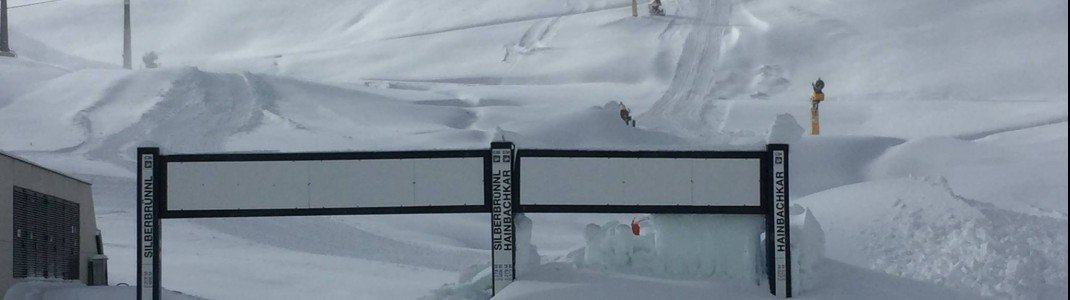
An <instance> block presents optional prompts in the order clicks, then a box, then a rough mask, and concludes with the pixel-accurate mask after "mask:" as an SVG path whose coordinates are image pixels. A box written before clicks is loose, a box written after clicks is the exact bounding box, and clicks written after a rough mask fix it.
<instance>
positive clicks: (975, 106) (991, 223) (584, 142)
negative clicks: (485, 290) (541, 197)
mask: <svg viewBox="0 0 1070 300" xmlns="http://www.w3.org/2000/svg"><path fill="white" fill-rule="evenodd" d="M132 2H133V7H134V13H135V15H134V19H133V21H134V27H135V29H134V47H135V48H134V53H135V61H138V58H139V57H140V55H141V54H143V53H145V52H148V51H150V50H152V51H156V52H158V53H160V56H161V59H160V62H161V63H162V64H163V66H164V68H162V69H155V70H136V71H125V70H121V69H117V67H116V66H115V64H117V62H118V60H119V47H120V45H121V31H120V28H119V27H118V24H120V22H119V21H118V20H121V9H120V6H119V5H118V4H117V3H115V1H112V0H85V1H62V2H56V3H52V4H48V6H45V5H41V6H34V7H27V8H20V9H18V10H12V15H11V23H12V30H13V39H12V48H13V49H14V50H15V52H16V53H18V54H19V58H16V59H9V58H0V150H3V151H5V152H10V153H14V154H16V155H20V156H23V157H25V158H27V159H29V160H32V161H34V162H38V163H40V164H43V165H46V166H49V167H53V168H57V169H59V170H61V171H64V172H68V173H73V174H76V175H77V176H79V177H82V178H86V179H88V180H90V181H91V182H93V183H94V197H95V200H96V205H97V213H98V216H97V217H98V226H100V228H101V229H102V230H103V232H104V238H105V245H106V249H105V251H106V252H107V253H108V255H109V256H110V257H111V260H110V263H111V278H112V282H113V283H118V282H125V283H131V282H132V280H133V278H134V275H135V274H134V272H135V271H134V255H133V254H134V250H133V245H134V236H135V235H134V229H133V226H132V225H133V224H132V220H133V214H132V212H133V210H134V207H133V203H134V201H133V194H134V191H133V185H132V184H131V181H132V180H133V179H132V178H133V172H132V167H133V155H134V153H133V151H134V148H136V147H138V146H148V145H154V146H160V147H162V148H163V149H164V151H165V152H168V153H188V152H217V151H345V150H386V149H465V148H486V147H487V146H488V144H489V142H490V141H491V140H493V139H495V138H498V137H505V138H507V139H510V140H513V141H515V142H517V144H518V145H519V146H520V147H529V148H534V147H538V148H600V149H753V148H760V145H761V143H764V142H765V141H766V140H767V139H769V138H770V137H773V138H777V139H779V138H787V139H788V140H795V138H796V134H797V133H796V132H797V130H794V129H792V128H796V127H792V126H790V125H791V124H790V122H788V119H787V117H786V116H785V115H784V114H790V115H791V116H792V118H793V119H795V121H796V122H798V123H799V124H805V123H807V121H808V118H809V112H808V108H809V103H807V102H806V101H805V100H806V99H807V96H808V93H809V91H808V89H809V85H808V84H809V82H810V81H812V80H815V79H816V78H817V77H822V78H823V79H824V80H825V81H826V82H828V88H826V92H827V93H828V95H829V96H828V98H827V100H828V101H826V102H825V103H823V106H822V123H823V124H822V129H823V135H821V136H809V135H804V136H802V137H801V138H799V139H798V140H795V141H794V142H793V143H792V168H791V170H792V182H791V184H792V186H791V191H792V194H793V195H792V196H793V197H794V199H797V201H796V202H797V203H800V204H802V205H803V206H805V208H806V211H807V212H808V213H809V214H811V215H812V216H813V219H814V220H816V221H818V223H820V224H821V227H822V228H823V229H824V232H825V240H826V241H827V243H826V246H825V253H826V255H827V256H828V257H829V260H826V261H820V262H815V263H816V264H817V265H818V266H817V267H814V268H813V269H810V270H808V271H812V273H810V274H808V275H807V276H806V277H800V278H810V279H814V281H813V282H812V286H810V287H809V288H808V289H807V290H806V291H805V292H804V293H803V294H801V295H799V296H800V298H815V299H858V298H881V299H917V298H939V299H951V298H976V297H978V296H982V295H988V296H996V297H1041V298H1065V295H1066V292H1065V291H1066V288H1067V276H1066V272H1067V271H1066V257H1067V255H1066V239H1067V232H1066V228H1067V225H1066V220H1067V209H1066V198H1067V177H1068V176H1067V167H1066V166H1067V146H1066V145H1067V129H1066V128H1067V88H1066V82H1067V60H1066V53H1067V38H1066V37H1067V25H1066V24H1067V17H1066V16H1067V14H1066V12H1067V4H1066V2H1065V1H1057V0H1042V1H1031V2H1028V3H1020V2H1000V1H974V2H968V3H966V2H962V3H960V2H932V1H920V0H910V1H892V2H888V1H828V0H804V1H793V2H781V1H767V0H755V1H684V0H679V1H665V8H666V12H667V13H668V15H667V16H665V17H650V16H646V15H645V13H644V14H641V15H642V16H641V17H640V18H631V17H630V9H629V8H628V7H627V4H628V3H629V2H630V1H626V0H607V1H602V0H570V1H563V2H545V1H535V0H527V1H506V2H486V1H477V0H463V1H450V2H441V3H436V2H430V3H429V2H426V1H411V0H391V1H342V0H335V1H317V2H308V3H305V2H301V3H297V2H292V1H253V0H235V1H225V2H219V1H203V0H199V1H180V2H159V1H139V0H134V1H132ZM207 6H211V7H213V9H205V8H204V7H207ZM137 65H140V64H139V63H137ZM613 101H621V102H624V103H625V104H626V105H628V107H630V108H631V109H632V114H633V116H638V118H637V120H638V125H639V126H638V128H631V127H625V126H623V125H622V122H620V119H619V118H618V116H617V112H616V108H617V107H618V106H617V104H616V102H613ZM773 124H778V125H777V126H773ZM778 128H779V129H778ZM770 131H773V132H772V134H771V133H770ZM941 178H942V179H941ZM943 179H946V180H943ZM529 217H530V218H531V221H532V224H533V226H532V228H531V230H532V237H531V239H532V243H533V245H534V246H536V247H537V252H538V254H539V255H540V257H541V258H542V259H541V260H542V261H544V262H547V264H543V265H541V266H538V267H536V268H532V270H530V271H528V272H526V273H524V274H523V275H522V276H521V277H520V278H519V281H518V282H516V283H514V284H513V285H512V286H510V287H509V288H508V289H506V291H505V292H504V293H503V294H502V295H501V297H502V298H507V299H508V298H517V299H531V298H540V299H545V298H555V299H568V298H576V299H590V298H615V299H635V298H640V299H642V298H665V297H672V298H699V297H703V298H705V297H707V296H708V295H711V294H714V295H724V296H725V297H731V298H740V299H747V298H767V297H768V294H767V293H766V290H765V287H758V286H753V285H746V284H742V285H741V284H738V283H732V282H727V281H721V280H715V279H713V278H709V277H701V276H700V277H698V278H696V277H695V276H691V277H688V278H679V277H680V276H678V275H679V274H676V275H672V274H665V273H664V272H635V270H630V271H629V270H622V269H620V268H616V267H611V268H593V269H592V268H586V267H584V266H585V264H577V261H575V260H569V259H567V258H568V257H569V254H570V253H575V252H576V251H577V250H579V249H581V248H584V247H588V246H587V242H588V240H587V239H586V238H585V235H584V234H585V230H584V229H585V228H586V226H587V224H589V223H595V224H606V223H607V222H613V221H616V222H623V223H626V222H628V221H629V220H630V219H631V218H632V217H635V216H633V215H587V214H579V215H553V214H550V215H530V216H529ZM951 217H953V219H952V218H951ZM485 218H486V216H484V215H481V214H468V215H436V216H427V215H419V216H361V217H316V218H254V219H220V220H173V221H172V220H169V221H166V222H165V231H166V232H167V233H166V235H167V238H166V240H165V242H164V270H166V271H165V272H164V286H165V287H167V288H168V289H171V290H176V291H181V292H183V293H186V294H190V295H197V296H201V297H206V298H210V299H243V298H260V299H271V298H274V299H293V298H304V297H310V296H314V297H317V298H354V297H356V298H377V299H378V298H420V297H430V298H436V297H440V296H449V295H453V296H480V295H484V294H482V293H471V294H448V293H443V291H448V290H449V289H446V288H443V285H447V284H455V283H457V282H465V281H467V280H466V279H473V278H479V276H480V275H479V274H478V272H479V271H480V270H483V269H484V267H485V266H486V264H487V263H488V262H489V251H487V250H488V249H489V244H490V243H489V238H488V237H487V228H486V219H485ZM803 219H805V218H796V220H803ZM713 222H716V221H713ZM624 236H625V237H626V236H627V235H624ZM622 238H623V237H622ZM633 242H636V243H640V242H641V240H635V241H633ZM640 244H641V243H640ZM653 248H656V247H653ZM674 259H679V260H681V261H683V260H689V259H690V260H695V261H703V260H709V259H713V258H709V257H696V256H688V255H683V256H680V257H674ZM653 262H656V263H663V262H665V261H658V260H654V261H653ZM692 263H694V261H692ZM680 265H685V266H686V265H689V264H688V263H687V262H681V263H680ZM699 270H704V269H701V268H700V269H699ZM730 273H731V274H733V275H735V274H737V272H730ZM691 275H694V274H691ZM741 276H742V275H741ZM447 287H448V286H447ZM33 289H35V290H37V289H47V290H55V291H56V292H49V293H52V294H50V295H60V296H56V297H61V298H62V297H66V296H63V295H71V294H72V293H75V294H78V295H80V296H85V295H88V294H86V293H82V292H69V291H65V290H70V289H72V288H67V287H61V288H51V287H34V288H33ZM123 289H127V290H128V288H118V289H116V290H108V291H102V290H100V289H98V290H94V291H90V292H88V293H100V294H108V295H121V294H122V293H126V292H125V291H123ZM38 295H40V294H38ZM18 299H22V298H18ZM31 299H40V297H38V298H32V297H31Z"/></svg>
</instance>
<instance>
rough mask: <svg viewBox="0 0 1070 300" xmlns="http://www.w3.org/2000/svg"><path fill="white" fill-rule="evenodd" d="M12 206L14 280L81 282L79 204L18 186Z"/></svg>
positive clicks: (15, 188)
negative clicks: (37, 279) (30, 278)
mask: <svg viewBox="0 0 1070 300" xmlns="http://www.w3.org/2000/svg"><path fill="white" fill-rule="evenodd" d="M12 204H13V210H12V213H13V217H14V218H13V219H12V222H13V223H14V224H13V225H14V226H12V229H13V232H12V233H13V234H12V237H13V239H12V240H13V243H14V245H12V246H13V247H12V250H13V251H12V256H13V257H12V260H13V262H14V263H13V264H12V273H13V274H14V277H15V278H27V277H32V278H59V279H67V280H75V279H79V278H78V277H79V265H78V263H79V259H78V257H79V256H78V251H79V249H81V248H80V246H81V245H80V244H81V240H80V239H81V235H80V232H81V230H80V228H79V224H80V221H81V219H80V217H81V216H80V211H79V207H78V203H74V202H71V201H67V200H64V199H61V198H58V197H55V196H52V195H47V194H43V193H40V192H36V191H33V190H30V189H26V188H21V187H17V186H16V187H14V203H12Z"/></svg>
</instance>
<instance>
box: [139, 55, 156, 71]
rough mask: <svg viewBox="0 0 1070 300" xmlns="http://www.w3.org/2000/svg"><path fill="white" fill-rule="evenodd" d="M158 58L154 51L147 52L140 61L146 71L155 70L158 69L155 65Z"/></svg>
mask: <svg viewBox="0 0 1070 300" xmlns="http://www.w3.org/2000/svg"><path fill="white" fill-rule="evenodd" d="M159 58H160V57H159V56H157V55H156V51H149V53H145V56H142V57H141V61H142V62H144V63H145V68H146V69H155V68H158V67H160V64H158V63H156V60H157V59H159Z"/></svg>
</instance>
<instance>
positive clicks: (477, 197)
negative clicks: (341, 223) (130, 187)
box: [167, 157, 484, 211]
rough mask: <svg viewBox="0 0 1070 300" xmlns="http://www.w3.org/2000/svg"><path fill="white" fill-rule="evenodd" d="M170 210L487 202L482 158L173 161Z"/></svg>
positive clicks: (468, 203)
mask: <svg viewBox="0 0 1070 300" xmlns="http://www.w3.org/2000/svg"><path fill="white" fill-rule="evenodd" d="M167 177H168V178H167V209H168V210H175V211H178V210H219V209H238V210H240V209H302V208H355V207H407V206H451V205H483V203H484V202H483V201H484V199H483V198H484V190H483V158H481V157H463V158H408V159H374V160H325V161H316V160H308V161H233V162H170V163H168V164H167Z"/></svg>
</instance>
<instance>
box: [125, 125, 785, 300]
mask: <svg viewBox="0 0 1070 300" xmlns="http://www.w3.org/2000/svg"><path fill="white" fill-rule="evenodd" d="M788 152H789V149H788V145H784V144H771V145H768V146H767V148H766V150H765V151H584V150H523V149H522V150H517V149H516V148H515V147H514V145H513V143H511V142H494V143H491V147H490V149H483V150H441V151H392V152H321V153H248V154H176V155H161V154H160V149H159V148H138V152H137V154H138V156H137V157H138V158H137V182H138V183H137V184H138V188H137V191H138V194H137V207H138V213H137V224H138V225H137V226H138V241H137V247H138V249H139V250H138V256H137V272H138V277H137V286H138V289H137V291H138V292H137V299H138V300H155V299H160V291H161V289H160V281H161V270H160V261H161V257H160V248H161V243H160V242H161V233H162V228H161V220H162V219H181V218H232V217H273V216H318V215H372V214H437V213H489V214H490V215H491V220H490V221H491V250H492V253H491V260H492V262H491V265H492V288H491V289H492V294H497V293H498V292H500V291H501V290H502V289H503V288H505V287H506V286H507V285H508V284H509V283H511V282H512V281H514V280H515V279H516V270H515V268H514V262H515V260H516V247H515V242H516V240H515V233H516V230H515V229H516V227H515V222H514V220H515V217H516V215H517V214H519V213H657V214H748V215H762V216H764V217H765V226H766V228H765V230H766V231H765V232H766V245H765V247H766V248H765V249H766V273H767V275H768V280H769V291H770V293H772V294H774V295H777V296H781V297H791V295H792V290H791V249H790V248H791V247H790V242H789V241H790V226H788V224H790V220H789V217H790V216H789V213H788V207H789V206H790V202H789V197H788V195H789V194H788V156H789V155H788ZM525 157H527V158H534V157H585V158H639V159H641V158H684V159H757V160H759V166H760V168H761V170H759V175H760V176H759V177H760V178H759V180H760V205H759V206H724V205H701V206H696V205H689V204H688V205H540V204H530V205H529V204H523V202H522V199H521V198H520V182H521V179H522V177H521V170H522V169H521V165H522V164H521V161H522V160H523V159H524V158H525ZM429 158H482V159H483V191H484V195H483V196H484V201H483V203H481V204H478V205H427V206H389V207H337V208H292V209H290V208H281V209H207V210H168V206H167V202H168V199H167V197H168V195H167V175H168V172H167V166H168V163H181V162H258V161H346V160H383V159H429Z"/></svg>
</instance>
